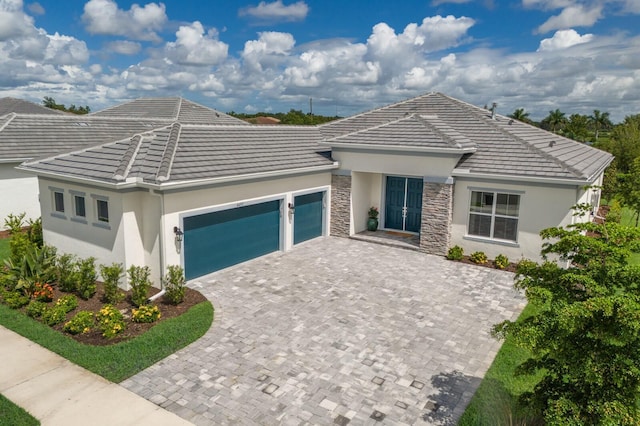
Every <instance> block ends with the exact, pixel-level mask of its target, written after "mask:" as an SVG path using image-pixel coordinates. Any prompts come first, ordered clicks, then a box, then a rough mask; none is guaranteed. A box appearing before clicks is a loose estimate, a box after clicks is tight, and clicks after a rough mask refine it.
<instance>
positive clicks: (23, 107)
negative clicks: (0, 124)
mask: <svg viewBox="0 0 640 426" xmlns="http://www.w3.org/2000/svg"><path fill="white" fill-rule="evenodd" d="M12 112H15V113H19V114H48V115H65V113H64V112H62V111H59V110H57V109H51V108H47V107H45V106H43V105H39V104H36V103H34V102H29V101H25V100H23V99H16V98H0V116H2V115H6V114H10V113H12Z"/></svg>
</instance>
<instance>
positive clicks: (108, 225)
mask: <svg viewBox="0 0 640 426" xmlns="http://www.w3.org/2000/svg"><path fill="white" fill-rule="evenodd" d="M91 198H92V199H93V219H94V221H93V222H92V223H91V225H92V226H95V227H96V228H103V229H111V213H110V212H109V197H106V196H104V195H96V194H91ZM98 201H104V202H106V203H107V213H108V214H109V216H108V221H107V222H105V221H102V220H100V219H99V218H98Z"/></svg>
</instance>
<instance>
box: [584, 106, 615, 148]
mask: <svg viewBox="0 0 640 426" xmlns="http://www.w3.org/2000/svg"><path fill="white" fill-rule="evenodd" d="M589 121H590V122H591V125H592V126H593V132H594V133H595V139H596V140H595V141H596V142H598V136H599V134H600V130H605V129H610V128H611V127H612V126H613V123H612V122H611V120H610V119H609V113H608V112H600V110H599V109H594V110H593V115H590V116H589Z"/></svg>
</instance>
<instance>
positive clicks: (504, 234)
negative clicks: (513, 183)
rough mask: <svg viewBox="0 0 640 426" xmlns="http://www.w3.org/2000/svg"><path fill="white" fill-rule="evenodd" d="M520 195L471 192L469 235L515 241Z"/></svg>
mask: <svg viewBox="0 0 640 426" xmlns="http://www.w3.org/2000/svg"><path fill="white" fill-rule="evenodd" d="M519 208H520V195H517V194H504V193H499V192H488V191H472V192H471V206H470V207H469V229H468V233H469V235H476V236H479V237H486V238H495V239H499V240H508V241H517V236H518V211H519Z"/></svg>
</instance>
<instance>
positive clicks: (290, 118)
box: [227, 109, 340, 126]
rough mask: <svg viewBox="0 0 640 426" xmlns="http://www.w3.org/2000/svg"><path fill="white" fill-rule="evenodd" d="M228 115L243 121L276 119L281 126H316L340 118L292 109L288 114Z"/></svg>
mask: <svg viewBox="0 0 640 426" xmlns="http://www.w3.org/2000/svg"><path fill="white" fill-rule="evenodd" d="M227 114H229V115H231V116H233V117H236V118H240V119H242V120H251V119H253V118H256V117H275V118H277V119H278V120H280V124H297V125H309V126H311V125H316V124H322V123H326V122H328V121H333V120H337V119H338V118H340V117H338V116H335V117H327V116H323V115H315V114H305V113H304V112H302V111H300V110H295V109H291V110H289V112H287V113H282V112H277V113H273V114H267V113H264V112H259V113H256V114H245V113H237V112H235V111H230V112H228V113H227Z"/></svg>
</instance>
